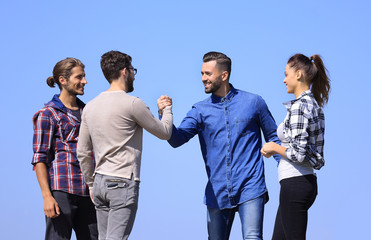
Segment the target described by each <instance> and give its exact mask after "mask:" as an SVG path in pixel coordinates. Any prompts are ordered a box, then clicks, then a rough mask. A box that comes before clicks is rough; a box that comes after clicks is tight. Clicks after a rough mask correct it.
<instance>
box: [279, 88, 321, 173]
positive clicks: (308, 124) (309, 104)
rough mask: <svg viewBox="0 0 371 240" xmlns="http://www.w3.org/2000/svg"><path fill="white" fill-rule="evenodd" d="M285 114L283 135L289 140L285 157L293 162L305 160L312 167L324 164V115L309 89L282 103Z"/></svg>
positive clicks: (316, 167) (319, 166)
mask: <svg viewBox="0 0 371 240" xmlns="http://www.w3.org/2000/svg"><path fill="white" fill-rule="evenodd" d="M284 105H285V107H286V108H287V115H286V118H285V120H284V126H285V127H284V135H285V138H286V140H288V142H289V147H288V148H287V149H286V157H287V159H289V160H290V161H293V162H303V161H304V160H307V161H309V162H310V163H311V165H312V166H313V168H314V169H317V170H319V169H320V168H321V167H323V166H324V164H325V160H324V159H323V145H324V133H325V115H324V114H323V111H322V109H321V108H320V107H319V106H318V104H317V102H316V100H315V99H314V97H313V95H312V93H311V91H310V90H307V91H305V92H304V93H302V94H301V95H300V96H299V97H298V98H297V99H295V100H293V101H290V102H287V103H284Z"/></svg>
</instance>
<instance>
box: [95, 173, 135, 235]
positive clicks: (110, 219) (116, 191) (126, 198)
mask: <svg viewBox="0 0 371 240" xmlns="http://www.w3.org/2000/svg"><path fill="white" fill-rule="evenodd" d="M93 196H94V204H95V209H96V211H97V220H98V232H99V240H126V239H128V238H129V235H130V233H131V230H132V228H133V225H134V220H135V215H136V212H137V208H138V198H139V182H136V181H134V180H131V179H126V178H119V177H112V176H107V175H101V174H96V176H95V178H94V186H93Z"/></svg>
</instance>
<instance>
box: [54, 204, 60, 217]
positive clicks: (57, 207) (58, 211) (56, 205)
mask: <svg viewBox="0 0 371 240" xmlns="http://www.w3.org/2000/svg"><path fill="white" fill-rule="evenodd" d="M55 212H56V213H57V214H58V215H59V214H60V213H61V211H60V210H59V206H58V203H56V204H55Z"/></svg>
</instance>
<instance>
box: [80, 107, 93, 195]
mask: <svg viewBox="0 0 371 240" xmlns="http://www.w3.org/2000/svg"><path fill="white" fill-rule="evenodd" d="M86 111H87V109H86V108H85V110H84V111H83V113H82V117H81V119H82V120H81V125H80V132H79V140H78V142H77V160H78V161H79V163H80V168H81V172H82V173H83V175H84V179H85V182H86V184H87V185H88V186H89V191H90V193H92V189H93V183H94V178H93V175H94V170H95V166H94V161H93V142H92V140H91V136H90V133H89V129H88V124H87V123H86V117H85V113H86Z"/></svg>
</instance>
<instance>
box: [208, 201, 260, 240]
mask: <svg viewBox="0 0 371 240" xmlns="http://www.w3.org/2000/svg"><path fill="white" fill-rule="evenodd" d="M265 203H266V194H263V195H261V196H260V197H258V198H255V199H252V200H249V201H247V202H244V203H242V204H240V205H238V206H237V207H235V208H231V209H215V208H209V207H208V208H207V230H208V233H209V238H208V239H209V240H228V239H229V235H230V232H231V228H232V223H233V219H234V215H235V213H236V212H238V213H239V215H240V220H241V226H242V239H263V216H264V204H265Z"/></svg>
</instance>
